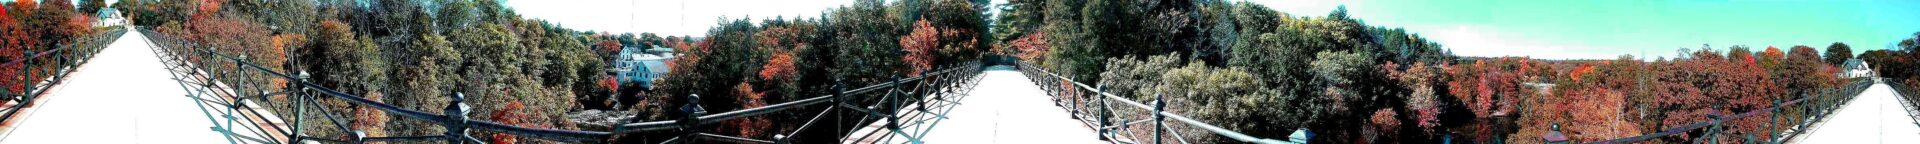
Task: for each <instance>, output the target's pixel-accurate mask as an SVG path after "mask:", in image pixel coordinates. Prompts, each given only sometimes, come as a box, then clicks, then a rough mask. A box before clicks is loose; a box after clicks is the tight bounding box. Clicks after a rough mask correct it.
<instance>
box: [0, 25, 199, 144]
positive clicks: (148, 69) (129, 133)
mask: <svg viewBox="0 0 1920 144" xmlns="http://www.w3.org/2000/svg"><path fill="white" fill-rule="evenodd" d="M148 46H149V44H148V43H147V41H146V37H145V36H143V35H141V34H140V33H138V32H127V33H126V36H122V37H120V39H118V40H115V41H114V42H113V43H112V44H111V45H109V46H108V47H107V48H106V49H103V50H101V51H100V53H98V54H97V55H96V57H94V58H93V60H91V61H90V62H88V63H87V64H85V65H83V66H81V67H80V68H79V69H80V70H79V71H76V72H74V73H73V74H72V77H71V78H69V79H67V81H66V83H64V84H62V85H64V86H60V87H57V88H55V89H52V91H50V92H48V94H47V95H46V97H47V100H46V101H45V102H43V103H38V104H36V107H37V108H36V109H35V110H33V111H32V112H28V113H27V114H25V115H21V116H23V117H25V118H22V119H19V121H17V122H15V123H14V125H16V127H13V128H12V129H8V130H6V131H7V132H6V134H5V135H4V136H0V144H16V143H18V144H50V143H198V144H206V143H229V142H230V141H229V140H228V137H227V135H226V134H223V133H221V132H218V131H213V130H212V129H210V128H212V127H214V123H213V122H212V121H213V120H217V121H220V122H225V118H221V117H219V115H218V113H217V111H213V112H214V113H215V114H208V113H209V111H203V110H202V107H201V106H199V105H196V103H197V101H196V100H194V99H191V98H186V97H184V96H185V95H186V94H187V93H186V91H185V90H182V89H181V88H180V87H179V85H180V83H178V82H176V81H174V80H172V79H171V78H173V76H171V75H169V73H170V72H169V71H168V70H167V69H166V68H165V65H163V64H161V61H160V59H159V58H158V57H157V56H155V55H154V54H155V53H154V50H153V49H152V48H150V47H148ZM208 109H213V108H208Z"/></svg>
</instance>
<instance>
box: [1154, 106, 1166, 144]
mask: <svg viewBox="0 0 1920 144" xmlns="http://www.w3.org/2000/svg"><path fill="white" fill-rule="evenodd" d="M1166 110H1167V99H1166V96H1163V95H1160V94H1154V95H1153V144H1160V135H1161V130H1164V129H1166V127H1167V124H1166V123H1162V122H1161V121H1165V120H1166V119H1167V116H1164V115H1160V111H1166Z"/></svg>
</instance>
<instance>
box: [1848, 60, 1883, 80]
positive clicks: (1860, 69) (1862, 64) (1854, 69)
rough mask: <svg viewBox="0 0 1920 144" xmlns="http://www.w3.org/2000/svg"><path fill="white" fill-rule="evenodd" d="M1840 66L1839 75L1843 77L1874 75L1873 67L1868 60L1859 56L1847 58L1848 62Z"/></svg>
mask: <svg viewBox="0 0 1920 144" xmlns="http://www.w3.org/2000/svg"><path fill="white" fill-rule="evenodd" d="M1840 68H1841V69H1840V73H1839V75H1840V78H1843V79H1844V78H1861V77H1873V76H1874V73H1873V67H1870V66H1869V65H1867V61H1862V60H1860V59H1858V58H1853V59H1847V62H1845V63H1841V64H1840Z"/></svg>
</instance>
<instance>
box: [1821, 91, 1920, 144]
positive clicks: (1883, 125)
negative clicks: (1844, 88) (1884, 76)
mask: <svg viewBox="0 0 1920 144" xmlns="http://www.w3.org/2000/svg"><path fill="white" fill-rule="evenodd" d="M1898 96H1899V95H1896V94H1894V92H1893V88H1891V87H1888V86H1887V85H1886V84H1874V85H1873V86H1872V87H1868V88H1867V90H1866V91H1865V92H1861V93H1860V95H1859V96H1858V97H1855V98H1854V99H1853V100H1852V101H1848V102H1847V104H1846V106H1844V107H1840V109H1839V110H1836V111H1834V112H1833V116H1832V117H1829V118H1827V120H1826V122H1823V123H1821V124H1820V125H1818V126H1815V127H1813V128H1812V131H1811V132H1809V133H1807V134H1803V138H1804V139H1799V140H1795V142H1793V143H1810V144H1826V143H1836V144H1839V143H1844V144H1911V143H1920V125H1915V121H1914V119H1913V117H1909V116H1907V110H1906V108H1905V107H1904V106H1902V105H1900V100H1899V99H1900V98H1899V97H1898Z"/></svg>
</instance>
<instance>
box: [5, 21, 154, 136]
mask: <svg viewBox="0 0 1920 144" xmlns="http://www.w3.org/2000/svg"><path fill="white" fill-rule="evenodd" d="M126 33H127V30H126V28H124V27H109V28H106V31H102V32H100V33H95V34H99V35H90V36H86V37H82V38H80V39H76V41H75V42H77V43H72V44H65V45H61V46H59V47H58V48H52V49H47V50H44V51H40V52H34V50H31V49H29V50H22V51H21V53H20V56H21V58H18V59H8V60H5V61H0V62H4V63H0V70H11V71H0V79H5V80H0V81H5V82H6V83H5V84H3V85H0V86H5V88H0V104H6V105H4V106H3V107H0V123H5V122H6V121H7V120H10V119H12V118H13V116H14V114H16V113H18V112H20V110H21V109H23V108H25V107H27V106H32V105H33V104H34V103H33V101H34V100H35V99H38V98H39V97H40V96H41V95H45V94H46V93H47V91H48V89H49V88H52V87H53V86H55V85H59V84H60V82H62V81H64V80H65V79H66V78H67V75H68V74H71V73H73V72H74V71H75V70H78V69H79V68H80V65H84V64H86V63H87V62H88V61H89V60H92V59H93V56H94V54H98V53H100V49H105V48H106V47H107V45H110V44H112V43H113V41H114V40H117V39H120V36H121V35H124V34H126ZM83 43H84V44H83Z"/></svg>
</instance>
